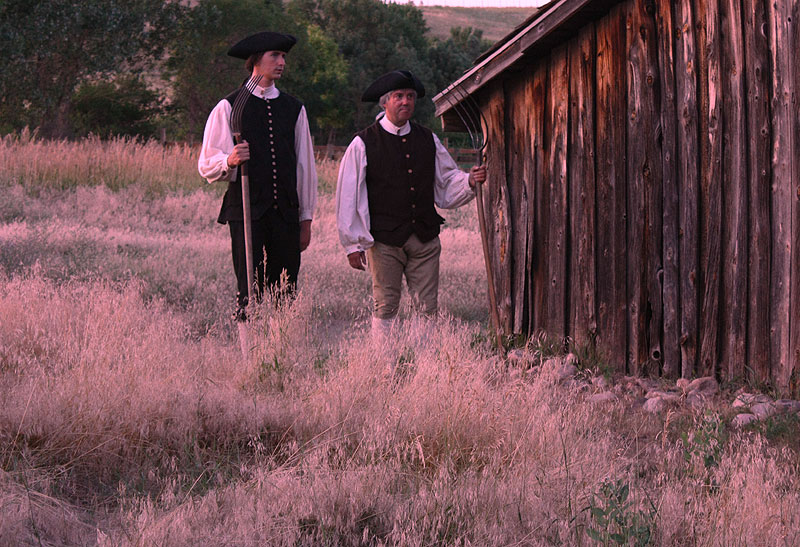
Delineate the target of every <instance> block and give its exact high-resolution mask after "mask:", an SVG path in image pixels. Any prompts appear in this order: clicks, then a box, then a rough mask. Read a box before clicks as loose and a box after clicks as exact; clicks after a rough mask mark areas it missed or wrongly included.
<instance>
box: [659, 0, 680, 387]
mask: <svg viewBox="0 0 800 547" xmlns="http://www.w3.org/2000/svg"><path fill="white" fill-rule="evenodd" d="M656 9H657V11H656V14H655V19H656V31H657V35H658V60H659V63H658V64H659V73H660V75H661V166H662V177H663V184H662V188H663V198H664V211H663V217H662V218H663V224H662V234H663V249H664V251H663V277H662V287H663V289H662V298H663V307H664V333H663V340H664V345H663V347H662V355H663V362H662V369H661V372H662V374H663V375H664V376H665V377H667V378H675V377H677V376H678V374H680V370H681V368H680V367H681V353H680V270H679V265H678V253H679V228H680V226H679V205H680V198H679V185H678V180H677V152H678V150H677V146H678V143H677V140H678V135H677V118H678V114H677V106H676V104H675V57H674V40H673V35H674V25H673V17H672V3H671V2H657V3H656Z"/></svg>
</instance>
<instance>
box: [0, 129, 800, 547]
mask: <svg viewBox="0 0 800 547" xmlns="http://www.w3.org/2000/svg"><path fill="white" fill-rule="evenodd" d="M129 144H130V143H129ZM83 145H84V146H87V147H88V144H86V143H84V144H83ZM31 146H33V147H34V148H35V149H39V148H38V147H41V151H42V152H41V153H42V154H43V156H45V157H46V156H48V155H49V154H48V152H47V145H46V144H44V143H39V142H35V143H33V144H32V145H31ZM52 146H53V147H54V148H55V149H56V150H57V149H59V147H61V146H65V145H64V143H53V144H52ZM142 150H143V151H144V152H143V154H142V156H140V157H139V160H138V161H139V162H140V163H141V165H139V166H138V168H139V169H142V170H143V169H144V168H145V167H144V164H147V163H148V162H149V161H150V156H149V154H150V152H148V151H147V149H142ZM124 161H128V160H124ZM186 161H187V162H193V159H192V158H190V157H187V159H186ZM40 169H41V170H42V172H44V170H45V169H46V168H45V167H40ZM186 169H187V171H188V167H187V168H186ZM320 173H323V174H324V175H323V176H324V178H325V183H324V184H325V185H327V186H326V187H327V188H332V184H333V182H332V179H331V177H335V164H330V163H329V164H323V165H321V166H320ZM13 180H14V181H16V182H13V181H12V182H8V181H6V182H5V184H6V186H4V187H3V191H4V192H5V194H6V195H7V196H11V197H12V199H11V200H10V201H11V203H10V204H9V203H8V202H6V203H5V204H4V205H0V544H3V545H6V544H43V545H44V544H47V545H76V544H97V545H198V544H205V545H209V544H210V545H229V544H235V545H554V544H561V545H589V544H592V541H591V540H590V539H589V536H588V535H587V533H586V530H587V529H589V528H596V527H597V526H598V524H597V521H596V520H595V518H594V517H593V514H595V513H594V512H593V511H592V508H594V510H595V512H596V511H599V510H601V509H603V508H604V507H605V506H604V505H603V503H604V501H603V497H602V495H601V493H602V492H603V489H602V488H603V485H604V484H605V485H607V484H618V485H623V484H624V485H625V487H626V488H627V489H628V490H629V492H630V495H629V501H630V502H631V505H630V506H628V507H627V508H626V510H625V511H626V513H624V515H623V516H625V517H626V518H627V517H631V518H632V517H634V516H635V517H637V518H641V520H640V521H637V522H641V523H642V524H643V525H646V526H647V531H648V533H649V537H650V540H651V543H653V544H660V545H792V544H797V542H798V541H800V533H798V530H800V489H799V488H798V479H797V476H798V464H799V463H800V460H798V457H797V454H796V452H794V451H792V450H785V449H784V450H782V449H780V448H778V447H775V446H772V445H771V444H770V443H767V442H765V441H764V440H763V437H762V436H761V435H760V434H758V433H757V432H739V433H734V434H731V436H730V438H729V439H728V440H727V441H724V442H722V440H721V439H720V441H721V442H722V444H721V445H720V446H721V450H720V452H719V454H718V455H717V454H716V453H714V459H713V461H712V464H708V459H703V457H702V456H703V454H702V453H700V452H699V451H695V452H692V453H691V454H690V455H691V457H688V459H687V454H689V453H688V452H687V449H686V447H685V446H684V444H682V442H681V440H680V433H681V432H682V431H689V432H692V431H699V430H700V428H702V426H703V423H704V420H708V419H710V418H709V417H708V416H704V415H701V414H698V415H691V414H689V415H685V416H680V417H675V416H671V415H667V416H651V415H646V414H643V413H641V412H640V411H635V410H632V409H631V408H630V406H629V405H628V404H626V403H624V402H617V403H612V404H608V405H602V406H595V405H591V404H589V403H587V402H586V396H585V395H586V394H585V393H582V392H580V391H578V390H575V389H570V388H568V387H565V386H564V385H562V384H561V383H560V382H559V380H558V376H557V373H556V370H555V369H553V368H552V367H550V366H543V367H540V368H539V369H537V370H535V371H534V370H523V369H520V368H517V367H516V366H515V365H513V364H511V363H509V362H506V360H505V359H503V358H502V357H501V356H500V355H498V354H497V353H496V352H495V351H494V350H493V349H492V348H491V346H490V345H489V344H488V343H487V342H486V341H485V340H486V338H487V330H486V320H487V319H486V311H485V307H486V293H485V288H484V286H485V278H484V277H483V274H482V272H483V268H482V262H481V249H480V240H479V235H478V232H477V225H476V221H475V212H474V208H473V207H468V208H464V209H462V210H459V211H456V212H453V213H451V212H447V213H446V214H445V216H446V217H447V218H448V223H447V224H446V225H445V230H444V231H443V233H442V242H443V249H444V252H443V258H442V282H441V308H442V310H443V314H442V315H441V316H440V317H438V318H436V319H434V320H430V319H425V318H421V317H418V316H416V315H415V314H414V313H413V311H412V310H410V309H408V308H406V309H404V310H403V311H402V317H403V319H404V320H403V322H402V323H401V324H400V325H399V327H398V328H397V330H396V331H395V332H394V333H393V334H392V336H390V337H389V338H387V339H385V340H382V341H375V340H372V338H371V337H370V336H369V334H368V329H369V306H370V301H369V280H368V277H367V276H366V275H365V274H363V273H361V272H356V271H355V270H352V269H350V268H349V267H348V266H347V264H346V260H345V257H344V254H343V251H342V250H341V248H340V246H339V243H338V237H337V235H336V230H335V218H334V203H333V201H334V200H333V196H332V195H331V193H330V190H328V191H326V192H324V193H323V194H322V195H321V197H320V204H319V210H318V214H317V217H316V218H315V220H314V223H313V238H312V245H311V247H310V249H309V250H308V251H306V252H305V253H303V259H302V260H303V265H302V268H301V279H300V291H299V294H298V296H297V299H296V300H295V301H294V302H293V303H291V304H290V305H282V306H278V307H277V308H275V307H273V306H272V305H271V304H270V302H265V303H263V304H262V305H261V307H259V308H258V309H257V310H256V311H255V313H254V317H253V320H252V322H251V324H250V329H251V335H252V340H253V344H252V345H253V347H252V352H251V356H250V358H249V359H248V360H247V361H246V362H243V360H242V358H241V354H240V352H239V346H238V340H237V339H236V336H235V329H234V328H233V326H232V324H231V321H230V318H229V312H230V311H231V309H232V304H233V293H234V291H235V288H234V283H233V276H232V273H231V267H230V264H229V262H230V257H229V250H228V243H227V237H228V236H227V233H226V231H225V228H224V227H221V226H219V225H217V224H216V223H215V222H214V219H215V218H216V209H217V207H218V204H219V200H218V196H217V195H216V194H213V193H211V192H209V191H208V190H206V189H200V190H196V191H191V192H183V193H181V194H171V193H167V194H164V193H158V194H157V195H156V194H148V193H147V192H143V191H142V190H141V189H140V188H138V187H137V186H135V185H134V186H130V185H129V186H127V187H125V188H122V189H119V190H116V191H114V190H112V189H110V188H108V187H107V186H105V185H97V186H91V187H90V186H87V185H85V184H83V182H85V181H82V183H81V184H80V185H77V186H74V187H69V188H67V189H65V190H56V189H57V188H62V187H65V186H69V184H72V183H69V184H67V183H65V182H63V181H52V183H51V184H50V185H48V184H46V183H37V184H40V186H41V187H42V188H45V187H46V188H47V189H48V190H47V191H46V192H30V191H29V189H28V188H27V187H23V185H24V183H22V182H19V179H13ZM699 448H702V447H699ZM626 522H628V521H626ZM631 522H632V521H631ZM629 531H630V530H629Z"/></svg>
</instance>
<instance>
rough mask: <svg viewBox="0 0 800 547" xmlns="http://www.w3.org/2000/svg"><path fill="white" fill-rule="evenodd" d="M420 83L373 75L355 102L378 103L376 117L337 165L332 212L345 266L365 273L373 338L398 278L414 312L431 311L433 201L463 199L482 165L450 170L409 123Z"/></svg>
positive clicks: (450, 203)
mask: <svg viewBox="0 0 800 547" xmlns="http://www.w3.org/2000/svg"><path fill="white" fill-rule="evenodd" d="M424 96H425V88H424V87H423V86H422V83H421V82H420V81H419V80H418V79H417V77H416V76H414V75H413V74H412V73H411V72H409V71H407V70H395V71H392V72H389V73H387V74H384V75H383V76H381V77H380V78H378V79H377V80H375V81H374V82H373V83H372V84H371V85H370V86H369V87H368V88H367V90H366V91H365V92H364V95H363V96H362V97H361V100H362V101H364V102H378V103H379V104H380V106H381V107H382V108H383V114H384V115H382V116H379V118H378V121H376V122H375V123H374V124H372V125H370V126H369V127H367V128H366V129H364V130H362V131H360V132H359V133H357V134H356V136H355V138H354V139H353V141H352V142H351V143H350V145H349V146H348V148H347V151H346V152H345V154H344V157H343V158H342V162H341V165H340V167H339V180H338V183H337V187H336V215H337V224H338V228H339V239H340V241H341V243H342V246H343V247H344V249H345V252H346V253H347V260H348V262H349V263H350V266H351V267H353V268H355V269H357V270H364V269H365V266H366V265H369V270H370V273H371V274H372V294H373V299H374V310H373V317H372V332H373V335H378V336H381V335H384V334H386V333H388V332H389V330H390V329H391V327H392V324H393V321H394V319H395V317H396V316H397V312H398V309H399V304H400V293H401V288H402V280H403V276H405V278H406V283H407V285H408V290H409V293H410V294H411V296H412V298H413V300H414V301H415V304H416V305H417V306H418V307H419V308H421V310H422V311H423V312H424V313H426V314H428V315H433V314H435V313H436V312H437V310H438V293H439V255H440V253H441V245H440V244H439V226H440V225H441V224H442V222H444V219H442V217H440V216H439V214H438V213H437V212H436V209H435V207H434V205H436V206H438V207H441V208H444V209H451V208H455V207H460V206H461V205H464V204H465V203H467V202H469V201H470V200H471V199H472V198H473V197H474V196H475V194H474V187H475V184H482V183H483V182H484V181H485V180H486V167H485V166H481V167H473V168H472V169H471V170H470V172H469V173H466V172H464V171H462V170H461V169H459V168H458V166H457V165H456V163H455V161H453V158H452V157H451V156H450V154H449V153H448V152H447V149H446V148H445V147H444V146H443V145H442V143H441V142H440V141H439V138H438V137H437V136H436V135H435V134H434V133H433V132H432V131H431V130H430V129H427V128H425V127H422V126H421V125H419V124H416V123H414V122H411V121H410V120H411V117H412V116H413V115H414V107H415V105H416V101H417V99H419V98H420V97H424Z"/></svg>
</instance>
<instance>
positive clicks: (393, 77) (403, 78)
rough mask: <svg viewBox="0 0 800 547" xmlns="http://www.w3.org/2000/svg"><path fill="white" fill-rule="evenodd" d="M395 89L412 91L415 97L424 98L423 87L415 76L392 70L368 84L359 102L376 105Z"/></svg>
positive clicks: (406, 71)
mask: <svg viewBox="0 0 800 547" xmlns="http://www.w3.org/2000/svg"><path fill="white" fill-rule="evenodd" d="M395 89H413V90H414V91H416V92H417V97H424V96H425V87H424V86H423V85H422V82H420V81H419V80H418V79H417V77H416V76H414V75H413V74H411V73H410V72H409V71H408V70H393V71H391V72H387V73H386V74H384V75H383V76H381V77H380V78H378V79H377V80H375V81H374V82H372V83H371V84H369V87H368V88H367V90H366V91H364V94H363V95H362V96H361V100H362V101H363V102H365V103H376V102H378V100H379V99H380V98H381V97H382V96H383V95H385V94H386V93H389V92H390V91H394V90H395Z"/></svg>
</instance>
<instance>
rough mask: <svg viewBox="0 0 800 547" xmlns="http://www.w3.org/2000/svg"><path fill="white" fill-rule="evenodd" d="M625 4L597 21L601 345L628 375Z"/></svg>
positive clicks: (598, 338)
mask: <svg viewBox="0 0 800 547" xmlns="http://www.w3.org/2000/svg"><path fill="white" fill-rule="evenodd" d="M625 20H626V10H625V5H624V4H618V5H617V6H616V7H614V8H612V9H611V11H610V12H609V14H608V15H607V16H606V17H605V18H603V20H601V21H598V23H597V39H596V44H597V46H596V47H597V63H596V78H597V84H596V116H595V119H596V128H597V138H596V139H595V142H596V143H597V164H596V166H597V172H596V175H597V257H598V258H597V345H598V348H599V349H600V351H601V352H603V353H604V354H605V355H606V356H608V358H609V359H610V361H611V362H612V363H613V364H615V365H616V366H617V367H618V368H617V371H618V372H622V373H624V372H625V364H626V362H627V326H626V318H627V294H626V274H625V271H626V270H625V264H626V249H627V244H626V240H625V218H626V215H627V212H626V202H625V196H626V180H627V175H626V170H625V165H626V162H625V157H624V154H622V153H621V152H622V151H623V150H625V149H626V146H627V144H626V140H625V119H624V118H623V117H622V116H621V115H620V114H619V113H621V112H625V108H626V106H625V105H626V97H625V89H626V85H624V83H625V63H626V58H625Z"/></svg>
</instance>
